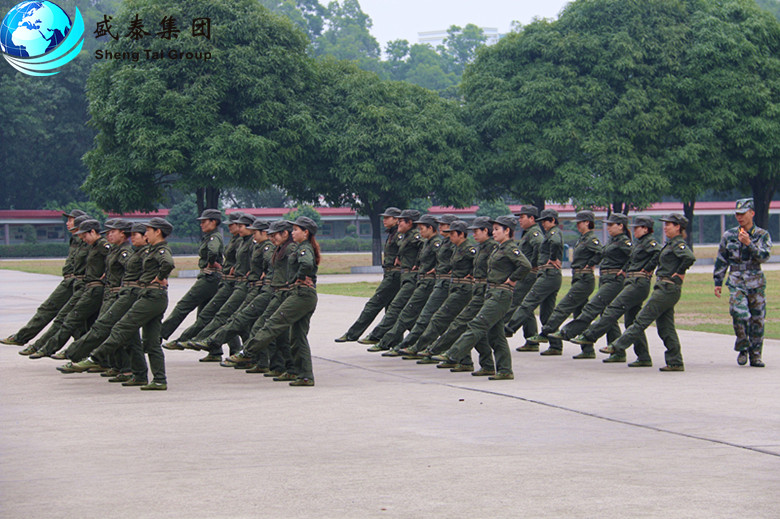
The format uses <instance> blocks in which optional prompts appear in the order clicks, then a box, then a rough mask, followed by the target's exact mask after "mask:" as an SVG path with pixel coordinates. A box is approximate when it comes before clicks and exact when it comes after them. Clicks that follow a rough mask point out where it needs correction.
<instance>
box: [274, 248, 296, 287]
mask: <svg viewBox="0 0 780 519" xmlns="http://www.w3.org/2000/svg"><path fill="white" fill-rule="evenodd" d="M294 248H295V243H293V241H292V240H290V241H289V242H287V243H286V244H283V245H282V246H281V247H277V248H276V250H275V251H274V255H273V259H272V261H273V272H272V277H271V286H272V287H274V288H281V287H286V286H287V262H288V261H289V259H290V252H291V250H292V249H294Z"/></svg>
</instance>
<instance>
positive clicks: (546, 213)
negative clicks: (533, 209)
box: [537, 209, 558, 222]
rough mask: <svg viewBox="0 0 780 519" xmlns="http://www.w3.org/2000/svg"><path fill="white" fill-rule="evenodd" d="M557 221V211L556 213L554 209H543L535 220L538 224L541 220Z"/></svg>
mask: <svg viewBox="0 0 780 519" xmlns="http://www.w3.org/2000/svg"><path fill="white" fill-rule="evenodd" d="M557 219H558V211H556V210H555V209H544V210H543V211H542V213H541V214H540V215H539V218H537V220H539V221H540V222H541V221H543V220H557Z"/></svg>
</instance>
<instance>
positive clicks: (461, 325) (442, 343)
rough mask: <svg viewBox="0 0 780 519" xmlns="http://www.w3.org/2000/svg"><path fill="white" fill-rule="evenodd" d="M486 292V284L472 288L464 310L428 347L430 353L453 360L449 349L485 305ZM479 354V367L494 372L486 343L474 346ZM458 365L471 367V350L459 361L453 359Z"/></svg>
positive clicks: (453, 353)
mask: <svg viewBox="0 0 780 519" xmlns="http://www.w3.org/2000/svg"><path fill="white" fill-rule="evenodd" d="M486 291H487V284H484V283H482V284H480V285H476V286H475V287H474V291H473V293H472V295H471V300H470V301H469V304H467V305H466V308H464V309H463V310H461V311H460V313H459V314H458V316H457V317H456V318H455V319H454V320H453V321H452V323H450V325H449V326H448V327H447V330H446V331H445V332H444V333H443V334H441V336H439V338H438V339H436V342H434V343H433V345H432V346H431V347H430V350H431V353H433V354H439V353H442V352H446V355H447V356H448V357H450V358H454V356H455V352H452V354H450V351H449V350H450V348H451V347H452V345H453V344H455V341H457V340H458V339H459V338H460V336H461V335H463V334H464V333H465V332H466V330H468V326H469V323H470V322H471V320H472V319H474V318H475V317H476V316H477V314H479V311H480V310H481V309H482V305H484V304H485V292H486ZM474 349H476V350H477V353H478V354H479V366H480V367H481V368H482V369H484V370H487V371H495V369H496V365H495V363H494V362H493V351H492V350H491V349H490V346H488V345H487V341H480V342H478V343H477V344H476V345H475V346H474ZM455 360H456V361H457V362H458V364H463V365H467V366H473V365H474V362H473V361H472V360H471V350H469V351H467V352H466V353H464V354H463V356H462V357H461V358H460V359H455Z"/></svg>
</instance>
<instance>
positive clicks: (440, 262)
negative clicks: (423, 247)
mask: <svg viewBox="0 0 780 519" xmlns="http://www.w3.org/2000/svg"><path fill="white" fill-rule="evenodd" d="M454 250H455V246H454V245H453V244H452V242H451V241H450V239H449V238H444V239H443V240H442V242H441V247H439V250H438V251H437V252H436V274H437V275H441V274H449V273H450V272H451V271H452V265H451V264H450V260H451V259H452V253H453V252H454Z"/></svg>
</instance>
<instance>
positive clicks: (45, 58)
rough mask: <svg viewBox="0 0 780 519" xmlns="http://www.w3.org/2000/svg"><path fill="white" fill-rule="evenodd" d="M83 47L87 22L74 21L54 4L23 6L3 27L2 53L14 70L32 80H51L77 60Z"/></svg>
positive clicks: (0, 37) (0, 35)
mask: <svg viewBox="0 0 780 519" xmlns="http://www.w3.org/2000/svg"><path fill="white" fill-rule="evenodd" d="M83 45H84V20H83V19H82V17H81V12H79V9H78V7H77V8H76V14H75V16H74V21H73V22H71V19H70V18H69V17H68V15H67V13H65V11H63V10H62V8H61V7H60V6H58V5H57V4H55V3H53V2H48V1H43V2H21V3H19V4H17V5H15V6H14V7H13V8H12V9H11V10H10V11H9V12H8V14H6V15H5V18H3V21H2V24H0V50H2V51H3V57H4V58H5V59H6V61H8V63H10V64H11V66H13V67H14V68H15V69H17V70H18V71H20V72H23V73H25V74H28V75H31V76H51V75H54V74H57V73H59V70H57V69H59V68H60V67H62V66H63V65H65V64H66V63H68V62H70V61H71V60H72V59H73V58H75V57H76V56H77V55H78V53H79V51H81V48H82V46H83Z"/></svg>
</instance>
